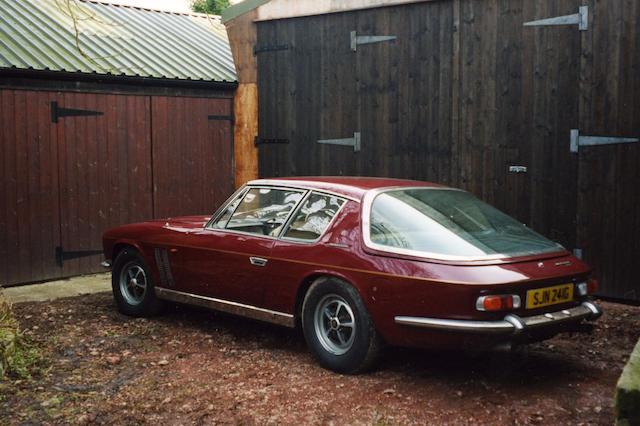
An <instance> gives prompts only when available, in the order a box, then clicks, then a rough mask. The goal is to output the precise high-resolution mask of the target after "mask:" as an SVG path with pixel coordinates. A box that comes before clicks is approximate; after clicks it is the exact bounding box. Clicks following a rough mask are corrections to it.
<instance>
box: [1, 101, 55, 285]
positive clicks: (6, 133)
mask: <svg viewBox="0 0 640 426" xmlns="http://www.w3.org/2000/svg"><path fill="white" fill-rule="evenodd" d="M54 96H55V94H53V93H43V92H40V93H37V92H27V91H19V90H0V117H1V120H2V125H1V126H0V285H2V284H4V285H6V284H11V283H17V282H28V281H37V280H44V279H48V278H54V277H57V276H59V275H60V272H59V270H58V267H57V266H56V263H55V258H54V250H55V247H56V246H58V245H59V244H60V225H59V208H58V167H57V149H56V143H57V135H56V132H55V130H54V129H53V128H52V127H51V118H50V117H51V116H50V114H49V103H50V102H51V101H52V100H53V99H54Z"/></svg>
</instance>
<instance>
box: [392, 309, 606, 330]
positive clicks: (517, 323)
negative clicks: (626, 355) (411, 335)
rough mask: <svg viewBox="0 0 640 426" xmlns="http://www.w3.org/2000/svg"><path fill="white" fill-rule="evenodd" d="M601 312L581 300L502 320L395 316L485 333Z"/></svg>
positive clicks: (406, 321)
mask: <svg viewBox="0 0 640 426" xmlns="http://www.w3.org/2000/svg"><path fill="white" fill-rule="evenodd" d="M600 315H602V311H601V310H600V308H598V307H597V306H596V305H595V304H593V303H591V302H583V303H582V304H581V305H580V306H576V307H575V308H571V309H564V310H562V311H558V312H549V313H546V314H543V315H535V316H532V317H520V316H518V315H515V314H509V315H507V316H505V317H504V319H503V320H501V321H466V320H451V319H439V318H420V317H404V316H397V317H395V322H396V323H397V324H403V325H410V326H414V327H422V328H429V329H433V330H445V331H460V332H465V333H484V334H518V333H521V332H524V331H527V330H534V329H537V328H540V327H545V326H553V325H558V324H563V323H569V322H579V321H581V320H583V319H584V320H595V319H598V318H599V317H600Z"/></svg>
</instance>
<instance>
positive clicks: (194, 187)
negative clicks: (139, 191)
mask: <svg viewBox="0 0 640 426" xmlns="http://www.w3.org/2000/svg"><path fill="white" fill-rule="evenodd" d="M151 104H152V107H151V111H152V116H153V117H152V122H153V128H152V134H153V156H152V157H153V187H154V194H155V196H154V205H155V208H154V214H155V216H156V217H169V216H180V215H189V214H204V215H207V214H211V213H212V212H213V211H214V210H215V209H216V208H217V207H218V206H219V205H220V204H222V202H223V201H224V200H225V199H226V198H227V197H228V196H229V195H230V194H231V192H233V188H234V179H233V178H234V175H233V162H232V155H233V153H232V147H231V142H230V141H231V132H232V123H231V122H230V121H228V120H209V119H208V116H209V115H219V116H225V115H227V116H228V115H230V114H231V113H232V100H231V99H207V98H170V97H161V96H158V97H153V98H152V99H151ZM177 123H180V125H177Z"/></svg>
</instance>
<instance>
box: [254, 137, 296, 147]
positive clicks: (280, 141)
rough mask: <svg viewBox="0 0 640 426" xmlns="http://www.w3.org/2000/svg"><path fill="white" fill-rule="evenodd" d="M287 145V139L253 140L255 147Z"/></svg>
mask: <svg viewBox="0 0 640 426" xmlns="http://www.w3.org/2000/svg"><path fill="white" fill-rule="evenodd" d="M288 143H289V139H275V138H271V139H267V138H258V137H256V138H255V141H254V144H255V146H258V145H282V144H288Z"/></svg>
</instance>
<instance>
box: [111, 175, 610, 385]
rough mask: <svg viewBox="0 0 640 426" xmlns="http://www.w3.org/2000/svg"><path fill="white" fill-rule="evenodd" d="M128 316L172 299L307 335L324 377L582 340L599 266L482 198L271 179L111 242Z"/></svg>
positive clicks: (361, 181) (394, 182)
mask: <svg viewBox="0 0 640 426" xmlns="http://www.w3.org/2000/svg"><path fill="white" fill-rule="evenodd" d="M104 250H105V256H106V258H107V259H108V261H109V262H112V263H113V291H114V296H115V299H116V302H117V306H118V308H119V309H120V311H122V312H124V313H126V314H129V315H138V316H146V315H154V314H157V313H159V312H160V310H161V308H162V305H163V303H164V302H165V301H175V302H181V303H190V304H195V305H200V306H205V307H209V308H213V309H217V310H221V311H225V312H229V313H232V314H237V315H243V316H246V317H250V318H254V319H258V320H262V321H269V322H273V323H276V324H280V325H284V326H289V327H295V326H300V327H301V328H302V330H303V332H304V336H305V339H306V341H307V344H308V346H309V348H310V350H311V352H312V353H313V354H314V356H315V357H316V358H317V359H318V361H319V362H320V363H321V364H322V365H323V366H325V367H327V368H330V369H333V370H335V371H339V372H348V373H354V372H359V371H363V370H365V369H367V368H369V367H371V366H372V365H373V363H374V361H375V360H376V358H377V355H378V354H379V353H380V351H381V348H382V347H383V343H384V344H391V345H401V346H414V347H429V348H460V347H473V348H491V347H493V346H495V345H500V344H504V343H510V344H518V343H526V342H530V341H535V340H541V339H546V338H549V337H551V336H553V335H555V334H557V333H559V332H562V331H583V330H585V327H584V321H585V320H594V319H597V318H598V316H599V315H600V309H599V308H598V307H597V306H596V305H595V304H594V303H593V302H592V301H591V300H590V295H591V294H593V292H594V291H595V290H596V287H597V283H596V282H595V280H593V279H592V278H590V273H591V271H590V269H589V267H588V266H587V265H585V264H584V263H583V262H582V261H581V260H579V259H577V258H575V257H574V256H572V255H571V253H569V252H567V251H566V250H565V249H564V248H563V247H562V246H560V245H559V244H557V243H554V242H551V241H549V240H548V239H546V238H544V237H543V236H541V235H539V234H537V233H535V232H534V231H533V230H531V229H529V228H527V227H526V226H524V225H522V224H520V223H518V222H517V221H516V220H514V219H513V218H510V217H509V216H507V215H505V214H504V213H501V212H499V211H498V210H496V209H494V208H493V207H491V206H489V205H487V204H485V203H483V202H482V201H480V200H478V199H477V198H475V197H473V196H472V195H471V194H469V193H467V192H464V191H461V190H458V189H452V188H447V187H443V186H440V185H436V184H431V183H427V182H417V181H406V180H398V179H379V178H347V177H336V178H283V179H272V180H257V181H252V182H249V183H248V184H247V185H245V186H244V187H242V188H241V189H239V190H238V191H236V193H235V194H233V195H232V196H231V197H230V198H229V200H227V202H225V203H224V205H223V206H221V207H220V208H219V209H218V211H217V212H216V213H215V214H213V215H212V216H190V217H180V218H169V219H164V220H161V221H150V222H145V223H139V224H133V225H125V226H122V227H118V228H115V229H112V230H109V231H107V232H106V233H105V235H104Z"/></svg>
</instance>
